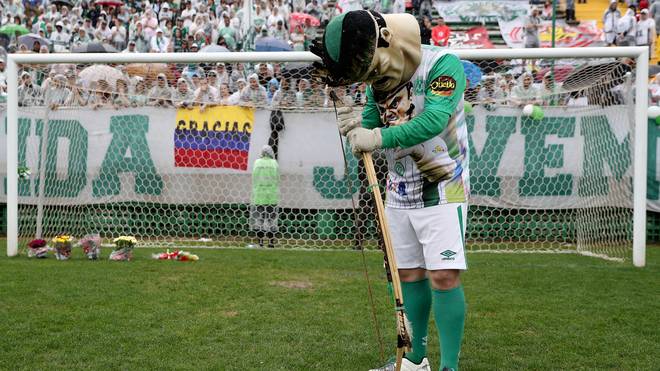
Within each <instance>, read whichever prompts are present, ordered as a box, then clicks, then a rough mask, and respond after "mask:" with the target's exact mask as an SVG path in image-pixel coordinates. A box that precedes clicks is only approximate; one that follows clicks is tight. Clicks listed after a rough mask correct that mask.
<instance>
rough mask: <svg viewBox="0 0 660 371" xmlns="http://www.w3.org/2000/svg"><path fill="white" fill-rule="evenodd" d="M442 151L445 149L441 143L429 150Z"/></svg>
mask: <svg viewBox="0 0 660 371" xmlns="http://www.w3.org/2000/svg"><path fill="white" fill-rule="evenodd" d="M444 151H445V149H444V148H443V147H442V146H441V145H437V146H435V147H433V150H432V151H431V152H433V153H440V152H444Z"/></svg>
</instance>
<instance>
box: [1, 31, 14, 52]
mask: <svg viewBox="0 0 660 371" xmlns="http://www.w3.org/2000/svg"><path fill="white" fill-rule="evenodd" d="M10 40H11V37H9V36H8V35H5V34H1V33H0V46H2V47H3V48H5V49H7V47H8V46H9V41H10Z"/></svg>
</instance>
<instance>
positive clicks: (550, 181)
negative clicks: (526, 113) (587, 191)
mask: <svg viewBox="0 0 660 371" xmlns="http://www.w3.org/2000/svg"><path fill="white" fill-rule="evenodd" d="M521 120H522V121H521V131H522V134H523V135H524V136H525V172H524V173H523V176H522V178H520V180H519V181H518V193H519V195H520V196H523V197H525V196H569V195H571V193H572V191H573V176H572V175H571V174H558V175H555V176H552V177H546V176H545V168H560V167H562V166H564V146H563V145H561V144H550V145H546V143H545V139H546V136H548V135H552V134H554V135H557V136H558V137H560V138H571V137H573V136H574V134H575V117H546V118H544V119H542V120H533V119H532V118H530V117H522V118H521Z"/></svg>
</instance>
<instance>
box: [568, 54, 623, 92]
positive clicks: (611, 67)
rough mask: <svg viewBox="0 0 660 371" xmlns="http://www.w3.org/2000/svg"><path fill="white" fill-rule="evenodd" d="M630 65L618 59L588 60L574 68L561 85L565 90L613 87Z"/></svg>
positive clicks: (621, 80) (621, 81)
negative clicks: (607, 60) (608, 60)
mask: <svg viewBox="0 0 660 371" xmlns="http://www.w3.org/2000/svg"><path fill="white" fill-rule="evenodd" d="M630 71H632V67H630V66H629V65H627V64H624V63H621V62H619V61H610V62H590V63H587V64H584V65H582V66H580V67H578V68H576V69H574V70H573V71H572V72H571V73H570V74H569V75H568V76H566V79H565V80H564V84H563V85H562V87H563V88H564V89H565V90H580V89H584V88H588V87H593V86H601V87H607V86H609V87H614V86H616V85H619V84H621V83H623V77H624V76H625V75H626V73H628V72H630Z"/></svg>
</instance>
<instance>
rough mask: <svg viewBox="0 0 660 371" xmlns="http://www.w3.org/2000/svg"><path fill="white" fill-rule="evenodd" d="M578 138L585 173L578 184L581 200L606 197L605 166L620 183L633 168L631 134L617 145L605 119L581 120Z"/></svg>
mask: <svg viewBox="0 0 660 371" xmlns="http://www.w3.org/2000/svg"><path fill="white" fill-rule="evenodd" d="M580 124H581V130H580V134H581V135H582V136H583V137H584V163H583V169H584V173H583V176H582V178H581V179H580V181H579V183H578V194H579V195H580V196H600V195H606V194H608V193H609V182H608V181H607V177H606V176H605V168H604V165H605V163H607V165H608V167H609V168H610V170H611V172H612V175H613V176H614V177H615V178H616V179H617V180H621V178H622V177H623V174H624V173H625V172H626V171H627V170H628V168H630V165H631V164H632V161H631V158H632V153H631V151H632V148H631V146H630V134H627V135H626V138H625V139H624V140H623V143H619V142H618V141H617V138H616V137H615V136H614V133H613V132H612V127H611V126H610V123H609V121H607V116H587V117H582V119H581V120H580Z"/></svg>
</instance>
